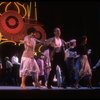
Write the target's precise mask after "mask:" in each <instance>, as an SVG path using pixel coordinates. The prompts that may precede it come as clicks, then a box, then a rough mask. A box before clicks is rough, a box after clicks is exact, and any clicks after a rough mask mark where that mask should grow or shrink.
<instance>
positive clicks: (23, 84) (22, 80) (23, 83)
mask: <svg viewBox="0 0 100 100" xmlns="http://www.w3.org/2000/svg"><path fill="white" fill-rule="evenodd" d="M25 81H26V77H25V76H23V77H22V78H21V85H20V86H21V88H22V89H25V88H26V84H25Z"/></svg>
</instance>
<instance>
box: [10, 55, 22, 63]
mask: <svg viewBox="0 0 100 100" xmlns="http://www.w3.org/2000/svg"><path fill="white" fill-rule="evenodd" d="M11 62H12V64H17V65H20V63H19V59H18V57H17V56H13V57H12V58H11Z"/></svg>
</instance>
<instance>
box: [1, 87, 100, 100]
mask: <svg viewBox="0 0 100 100" xmlns="http://www.w3.org/2000/svg"><path fill="white" fill-rule="evenodd" d="M0 98H3V99H19V100H20V99H49V98H50V99H65V98H66V99H67V98H68V99H90V98H91V99H99V100H100V87H92V89H90V88H87V87H80V88H79V89H75V88H71V87H67V88H66V89H63V88H58V87H53V88H52V89H47V88H46V87H41V88H36V87H33V86H27V87H26V89H25V90H23V89H22V88H21V87H19V86H0Z"/></svg>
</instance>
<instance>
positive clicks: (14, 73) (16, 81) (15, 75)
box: [12, 64, 20, 86]
mask: <svg viewBox="0 0 100 100" xmlns="http://www.w3.org/2000/svg"><path fill="white" fill-rule="evenodd" d="M12 77H13V85H17V86H18V85H19V84H20V83H19V81H20V80H19V65H17V64H13V69H12Z"/></svg>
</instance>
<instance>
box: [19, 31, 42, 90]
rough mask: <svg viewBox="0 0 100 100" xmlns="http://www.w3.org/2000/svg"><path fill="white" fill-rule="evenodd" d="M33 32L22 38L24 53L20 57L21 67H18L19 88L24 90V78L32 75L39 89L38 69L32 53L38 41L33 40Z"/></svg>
mask: <svg viewBox="0 0 100 100" xmlns="http://www.w3.org/2000/svg"><path fill="white" fill-rule="evenodd" d="M34 34H35V32H34V33H33V32H31V33H30V34H28V35H27V36H25V38H24V48H25V50H24V52H23V54H22V57H21V66H20V77H21V87H22V88H25V87H26V84H25V81H26V78H27V76H32V73H35V74H34V78H35V86H36V87H39V86H40V85H39V82H38V78H39V72H40V70H39V67H38V64H37V62H36V60H35V59H34V52H35V46H36V42H37V41H38V40H37V39H36V38H34Z"/></svg>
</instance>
